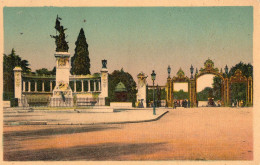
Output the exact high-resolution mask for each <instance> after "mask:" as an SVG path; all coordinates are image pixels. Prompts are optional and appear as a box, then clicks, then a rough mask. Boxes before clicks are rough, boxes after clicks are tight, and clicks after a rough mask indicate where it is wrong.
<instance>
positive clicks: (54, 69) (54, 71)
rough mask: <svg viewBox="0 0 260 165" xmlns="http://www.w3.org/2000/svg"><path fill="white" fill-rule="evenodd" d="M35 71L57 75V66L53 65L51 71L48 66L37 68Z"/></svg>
mask: <svg viewBox="0 0 260 165" xmlns="http://www.w3.org/2000/svg"><path fill="white" fill-rule="evenodd" d="M35 72H36V73H37V74H38V75H56V67H53V69H52V70H51V71H49V70H48V69H47V68H41V69H37V70H36V71H35Z"/></svg>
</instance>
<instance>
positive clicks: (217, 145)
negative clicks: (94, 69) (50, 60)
mask: <svg viewBox="0 0 260 165" xmlns="http://www.w3.org/2000/svg"><path fill="white" fill-rule="evenodd" d="M252 110H253V108H189V109H186V108H177V109H169V113H167V114H165V115H164V116H163V117H161V118H160V119H159V120H157V121H152V122H141V123H129V124H98V125H95V124H94V125H13V126H10V125H4V160H21V161H23V160H252V159H253V127H252V125H253V124H252V121H253V120H252V114H253V113H252ZM118 113H120V112H118ZM122 113H123V112H122ZM86 114H90V113H86ZM99 115H102V113H99Z"/></svg>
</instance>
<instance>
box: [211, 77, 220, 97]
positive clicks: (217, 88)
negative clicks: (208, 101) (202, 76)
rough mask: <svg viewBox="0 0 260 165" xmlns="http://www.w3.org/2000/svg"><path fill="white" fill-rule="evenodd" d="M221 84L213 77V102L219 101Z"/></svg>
mask: <svg viewBox="0 0 260 165" xmlns="http://www.w3.org/2000/svg"><path fill="white" fill-rule="evenodd" d="M221 83H222V80H221V78H220V77H218V76H215V77H214V78H213V84H212V86H213V96H214V98H215V100H221Z"/></svg>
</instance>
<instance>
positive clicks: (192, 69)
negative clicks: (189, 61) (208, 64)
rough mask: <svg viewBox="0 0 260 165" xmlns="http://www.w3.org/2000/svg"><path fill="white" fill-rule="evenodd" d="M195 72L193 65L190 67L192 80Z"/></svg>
mask: <svg viewBox="0 0 260 165" xmlns="http://www.w3.org/2000/svg"><path fill="white" fill-rule="evenodd" d="M193 71H194V68H193V66H192V65H191V67H190V73H191V78H193Z"/></svg>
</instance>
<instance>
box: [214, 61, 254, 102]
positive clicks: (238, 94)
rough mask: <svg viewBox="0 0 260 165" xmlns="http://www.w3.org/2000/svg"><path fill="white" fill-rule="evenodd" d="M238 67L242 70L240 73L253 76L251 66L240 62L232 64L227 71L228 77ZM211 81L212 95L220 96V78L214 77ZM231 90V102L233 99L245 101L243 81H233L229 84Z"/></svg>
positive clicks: (232, 74)
mask: <svg viewBox="0 0 260 165" xmlns="http://www.w3.org/2000/svg"><path fill="white" fill-rule="evenodd" d="M237 69H239V70H241V71H242V74H243V75H244V76H246V77H247V78H248V77H249V76H251V77H253V66H252V65H251V64H245V63H243V62H240V63H238V64H236V65H235V66H233V67H232V68H231V69H230V71H229V72H228V77H231V76H234V74H235V72H236V70H237ZM213 80H214V82H213V93H214V97H216V98H219V99H220V98H221V78H219V77H214V79H213ZM230 91H231V102H234V101H235V100H243V101H244V102H245V101H246V84H245V83H233V84H232V85H231V86H230Z"/></svg>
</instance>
